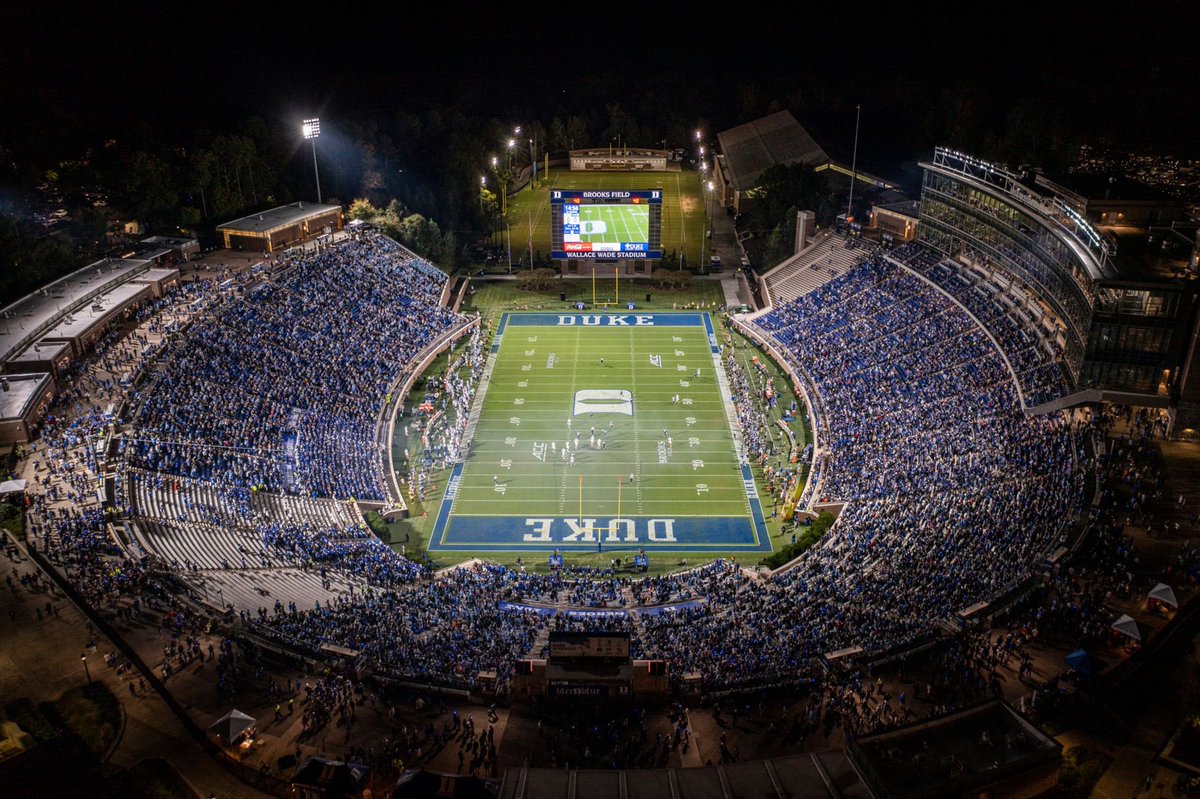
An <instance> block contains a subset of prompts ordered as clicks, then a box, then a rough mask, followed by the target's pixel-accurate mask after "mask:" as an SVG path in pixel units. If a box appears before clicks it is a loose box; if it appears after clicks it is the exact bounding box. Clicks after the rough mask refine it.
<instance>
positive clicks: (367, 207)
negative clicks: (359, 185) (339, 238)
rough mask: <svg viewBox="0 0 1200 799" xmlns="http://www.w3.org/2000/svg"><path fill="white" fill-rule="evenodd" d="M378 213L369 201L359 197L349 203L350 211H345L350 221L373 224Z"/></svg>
mask: <svg viewBox="0 0 1200 799" xmlns="http://www.w3.org/2000/svg"><path fill="white" fill-rule="evenodd" d="M379 214H380V211H379V209H378V208H376V207H375V206H374V205H371V201H370V200H368V199H367V198H365V197H359V198H358V199H357V200H355V201H354V202H352V203H350V209H349V210H348V211H346V216H348V217H350V218H351V219H358V220H361V221H363V222H374V221H375V218H376V217H378V216H379Z"/></svg>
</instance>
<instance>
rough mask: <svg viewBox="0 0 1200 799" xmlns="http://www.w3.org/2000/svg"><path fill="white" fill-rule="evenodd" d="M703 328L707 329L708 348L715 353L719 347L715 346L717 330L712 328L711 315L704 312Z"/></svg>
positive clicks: (719, 349)
mask: <svg viewBox="0 0 1200 799" xmlns="http://www.w3.org/2000/svg"><path fill="white" fill-rule="evenodd" d="M704 329H705V330H706V331H708V348H709V350H711V351H712V353H713V354H714V355H715V354H717V353H718V352H720V351H721V348H720V347H718V346H717V332H716V331H715V330H713V325H712V317H711V316H709V315H708V314H704Z"/></svg>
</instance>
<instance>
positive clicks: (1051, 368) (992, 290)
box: [893, 243, 1066, 408]
mask: <svg viewBox="0 0 1200 799" xmlns="http://www.w3.org/2000/svg"><path fill="white" fill-rule="evenodd" d="M893 257H895V258H896V259H897V260H900V261H901V262H902V263H904V264H906V265H908V266H910V267H912V268H913V269H914V270H916V271H917V272H920V273H921V274H922V275H924V276H925V277H926V278H928V279H929V280H931V281H932V282H934V283H936V284H937V285H938V286H939V287H940V288H942V289H943V290H945V291H946V293H948V294H950V295H951V296H952V297H954V299H956V300H958V301H959V302H960V303H962V304H963V306H964V307H965V308H966V309H967V310H968V311H970V312H971V313H972V314H973V315H974V316H975V318H976V319H978V320H979V322H980V323H981V324H983V326H984V327H986V328H987V329H988V331H989V332H990V333H991V334H992V336H993V337H994V338H995V339H996V341H997V343H999V345H1000V347H1001V348H1002V349H1003V350H1004V355H1005V357H1006V358H1007V359H1008V362H1009V363H1010V364H1011V365H1012V368H1013V371H1014V372H1015V373H1016V375H1017V380H1018V381H1019V383H1020V385H1021V389H1022V392H1023V394H1024V397H1025V405H1026V407H1028V408H1034V407H1036V406H1038V405H1041V404H1043V403H1046V402H1049V401H1051V400H1054V399H1057V398H1058V397H1061V396H1062V395H1063V394H1065V393H1066V382H1065V381H1064V380H1063V374H1062V370H1061V368H1060V367H1059V365H1058V363H1057V362H1056V360H1055V359H1056V357H1057V356H1058V354H1059V353H1058V352H1057V349H1056V348H1055V347H1053V346H1052V345H1049V344H1047V343H1046V342H1045V341H1044V340H1043V338H1042V336H1041V335H1040V334H1038V333H1037V332H1035V331H1034V330H1033V327H1032V325H1030V324H1029V323H1028V322H1027V321H1024V320H1021V319H1018V318H1017V316H1016V314H1018V313H1020V312H1021V311H1020V305H1022V304H1023V303H1018V301H1017V299H1016V297H1015V296H1012V295H1010V294H1008V293H1007V292H1006V291H1005V290H1004V289H1003V288H1002V287H1001V286H999V285H996V284H993V283H991V282H989V281H987V280H984V279H982V278H981V277H980V276H979V275H978V274H976V273H974V272H971V271H970V270H968V269H965V268H964V267H962V265H961V264H959V263H958V262H957V261H954V260H953V259H949V258H946V257H945V256H944V255H942V254H941V253H939V252H937V251H936V250H933V249H930V248H928V247H925V246H923V245H921V244H917V243H912V244H906V245H904V246H903V247H901V248H898V249H897V250H895V251H894V253H893ZM976 258H977V262H978V263H980V264H984V263H986V262H985V260H984V259H983V258H982V257H978V256H976Z"/></svg>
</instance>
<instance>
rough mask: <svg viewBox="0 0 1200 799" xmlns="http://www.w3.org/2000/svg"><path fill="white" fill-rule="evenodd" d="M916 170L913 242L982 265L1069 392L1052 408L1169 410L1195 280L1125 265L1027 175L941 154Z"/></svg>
mask: <svg viewBox="0 0 1200 799" xmlns="http://www.w3.org/2000/svg"><path fill="white" fill-rule="evenodd" d="M921 166H922V167H923V169H924V178H923V185H922V191H921V207H920V224H919V226H918V231H917V238H918V240H919V241H921V242H923V243H924V244H926V245H928V246H929V247H932V248H934V249H936V250H938V251H940V252H942V253H944V254H945V255H947V256H949V257H951V258H954V259H956V260H958V261H960V262H961V263H964V264H970V265H976V266H982V267H983V268H985V269H986V270H987V271H988V272H989V273H990V274H993V275H995V276H996V283H997V284H998V285H1000V286H1002V287H1005V288H1006V289H1007V290H1009V291H1011V293H1012V295H1013V296H1014V297H1016V298H1019V299H1020V300H1021V301H1022V302H1023V303H1024V305H1023V306H1022V307H1021V313H1022V316H1023V318H1024V319H1025V320H1026V322H1027V324H1028V326H1029V328H1030V329H1031V330H1032V331H1035V332H1036V333H1037V334H1039V335H1040V336H1041V337H1042V338H1043V340H1044V341H1045V344H1046V346H1047V349H1050V350H1051V351H1053V352H1054V354H1055V358H1056V360H1057V361H1058V363H1059V365H1060V366H1061V367H1062V371H1063V373H1064V375H1065V376H1066V378H1067V381H1068V383H1069V384H1070V386H1069V391H1068V394H1067V396H1065V397H1063V398H1062V399H1061V400H1058V401H1056V402H1054V403H1051V404H1052V405H1053V407H1055V408H1057V407H1068V406H1070V405H1075V404H1080V403H1083V402H1095V401H1104V400H1113V401H1119V402H1123V403H1130V404H1134V405H1144V406H1152V407H1174V406H1176V405H1177V404H1178V402H1179V401H1180V399H1181V389H1182V383H1183V378H1184V375H1185V374H1186V373H1187V371H1188V370H1187V368H1186V367H1187V365H1188V362H1189V360H1190V359H1191V358H1192V357H1193V355H1194V353H1193V352H1192V349H1193V346H1192V341H1193V339H1194V338H1195V333H1196V325H1197V283H1198V281H1197V280H1196V275H1195V272H1194V271H1188V270H1186V269H1184V270H1182V271H1179V272H1177V273H1164V272H1163V270H1145V269H1140V268H1139V266H1138V264H1137V263H1136V262H1135V261H1133V260H1128V259H1125V260H1123V259H1122V257H1121V254H1120V252H1119V251H1120V250H1122V249H1124V245H1119V243H1118V241H1117V239H1116V237H1114V236H1112V235H1110V234H1108V233H1106V232H1104V231H1102V230H1100V229H1097V228H1095V227H1093V226H1092V225H1091V224H1090V223H1089V222H1088V221H1087V220H1086V219H1085V218H1084V216H1083V214H1082V213H1081V212H1080V210H1079V209H1076V208H1075V207H1074V205H1073V203H1072V198H1071V197H1068V196H1063V195H1061V194H1058V193H1055V192H1053V191H1052V190H1050V189H1049V188H1048V187H1047V186H1046V184H1045V183H1044V182H1042V183H1035V181H1034V180H1033V176H1032V175H1021V174H1017V173H1014V172H1011V171H1009V170H1007V169H1005V168H1003V167H1000V166H997V165H995V164H989V163H987V162H985V161H981V160H979V159H977V158H974V157H972V156H969V155H965V154H963V153H958V152H955V151H953V150H949V149H945V148H938V149H937V150H935V152H934V158H933V160H932V161H929V162H925V163H922V164H921ZM1014 304H1015V303H1014ZM1183 399H1185V400H1186V399H1187V398H1186V397H1184V398H1183ZM1045 409H1046V410H1050V409H1051V408H1049V407H1047V408H1045Z"/></svg>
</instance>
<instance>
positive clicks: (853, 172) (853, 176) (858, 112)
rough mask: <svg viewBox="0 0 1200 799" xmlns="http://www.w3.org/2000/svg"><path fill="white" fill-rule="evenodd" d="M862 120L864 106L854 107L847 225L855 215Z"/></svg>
mask: <svg viewBox="0 0 1200 799" xmlns="http://www.w3.org/2000/svg"><path fill="white" fill-rule="evenodd" d="M860 119H862V106H861V105H856V106H854V154H853V155H851V156H850V199H849V201H848V202H847V203H846V225H847V226H849V225H850V215H851V214H852V213H854V181H856V180H858V122H859V120H860Z"/></svg>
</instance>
